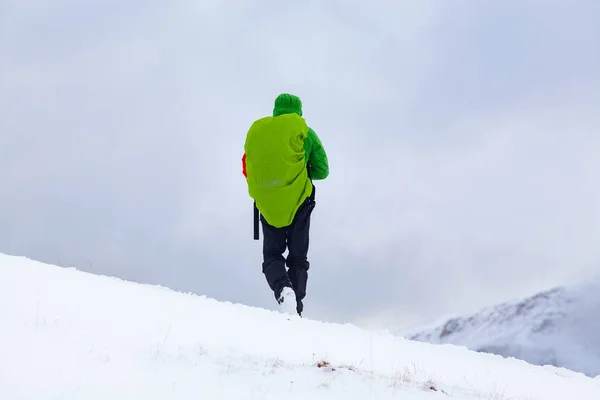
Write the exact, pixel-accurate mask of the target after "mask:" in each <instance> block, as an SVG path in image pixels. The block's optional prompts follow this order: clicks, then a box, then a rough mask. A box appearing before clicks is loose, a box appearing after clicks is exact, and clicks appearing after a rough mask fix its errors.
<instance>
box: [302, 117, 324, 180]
mask: <svg viewBox="0 0 600 400" xmlns="http://www.w3.org/2000/svg"><path fill="white" fill-rule="evenodd" d="M305 151H307V153H308V165H309V168H310V171H309V174H310V177H311V179H313V180H321V179H325V178H327V176H329V161H328V160H327V153H326V152H325V148H324V147H323V144H322V143H321V140H320V139H319V136H317V134H316V133H315V131H314V130H312V128H308V137H307V138H306V141H305Z"/></svg>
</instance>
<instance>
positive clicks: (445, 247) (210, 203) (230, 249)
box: [0, 0, 600, 329]
mask: <svg viewBox="0 0 600 400" xmlns="http://www.w3.org/2000/svg"><path fill="white" fill-rule="evenodd" d="M599 38H600V2H598V1H594V0H590V1H576V0H573V1H566V0H565V1H523V0H514V1H503V2H485V1H480V0H472V1H460V0H459V1H452V2H448V1H442V0H437V1H434V0H418V1H416V0H415V1H402V2H400V1H379V0H372V1H360V2H359V1H347V2H340V1H335V2H334V1H331V2H325V1H322V0H312V1H311V0H309V1H302V2H289V3H288V2H275V1H248V0H237V1H232V0H227V1H217V0H212V1H211V0H203V1H199V0H196V1H190V0H181V1H169V2H166V1H158V0H144V1H142V0H129V1H126V2H123V1H121V0H105V1H102V2H79V1H75V0H53V1H48V0H37V1H32V0H25V1H24V0H18V1H17V0H0V54H1V56H0V187H1V192H0V252H3V253H8V254H15V255H25V256H28V257H30V258H34V259H37V260H41V261H45V262H50V263H55V264H59V265H62V266H72V267H77V268H80V269H83V270H86V271H91V272H94V273H100V274H107V275H112V276H117V277H121V278H124V279H130V280H135V281H139V282H146V283H151V284H160V285H164V286H168V287H170V288H173V289H176V290H180V291H184V292H194V293H197V294H203V295H207V296H210V297H213V298H216V299H218V300H224V301H231V302H239V303H243V304H247V305H250V306H258V307H267V308H274V307H275V304H274V298H273V295H272V293H271V292H270V291H269V289H268V286H267V284H266V281H265V279H264V276H263V275H262V272H261V261H262V254H261V249H262V247H261V242H256V241H254V240H253V239H252V201H251V199H250V198H249V197H248V194H247V186H246V182H245V180H244V178H243V176H242V175H241V162H240V158H241V156H242V152H243V144H244V140H245V134H246V132H247V130H248V128H249V126H250V125H251V123H252V122H253V121H254V120H255V119H258V118H260V117H262V116H265V115H269V114H270V113H271V111H272V108H273V100H274V99H275V97H276V96H277V95H278V94H279V93H281V92H292V93H295V94H297V95H298V96H300V97H301V98H302V100H303V102H304V116H305V117H306V118H307V121H308V123H309V125H310V126H311V127H313V129H315V131H316V132H317V134H318V135H319V136H320V138H321V140H322V142H323V144H324V146H325V149H326V151H327V153H328V156H329V162H330V171H331V172H330V176H329V178H328V179H327V180H325V181H322V182H318V184H317V208H316V209H315V212H314V214H313V220H312V231H311V248H310V253H309V257H310V261H311V269H310V277H309V287H308V295H307V299H306V306H305V308H306V314H307V316H310V317H312V318H317V319H323V320H329V321H335V322H353V323H358V324H361V325H362V326H367V327H375V328H389V329H400V328H404V327H406V326H408V325H411V324H419V323H423V322H427V321H428V320H430V319H435V318H437V317H440V316H444V315H447V314H458V313H465V312H470V311H474V310H477V309H479V308H480V307H483V306H486V305H490V304H494V303H496V302H500V301H504V300H508V299H512V298H515V297H520V296H526V295H529V294H533V293H535V292H537V291H539V290H543V289H546V288H548V287H552V286H554V285H562V284H570V283H574V282H578V281H581V280H587V279H590V278H592V277H594V274H595V273H596V271H598V270H599V269H600V245H598V244H599V243H600V229H599V228H598V227H599V226H600V211H599V206H600V156H599V154H600V112H599V110H600V46H599V45H598V40H599ZM261 239H262V237H261ZM18 284H22V283H18ZM106 295H107V296H110V293H107V294H106Z"/></svg>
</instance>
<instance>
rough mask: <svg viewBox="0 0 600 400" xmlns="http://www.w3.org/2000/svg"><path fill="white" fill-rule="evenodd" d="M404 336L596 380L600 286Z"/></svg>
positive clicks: (563, 290) (563, 291)
mask: <svg viewBox="0 0 600 400" xmlns="http://www.w3.org/2000/svg"><path fill="white" fill-rule="evenodd" d="M401 334H402V335H403V336H405V337H406V338H409V339H412V340H418V341H422V342H427V343H435V344H444V343H449V344H455V345H460V346H465V347H467V348H469V349H471V350H475V351H479V352H485V353H493V354H497V355H501V356H504V357H514V358H518V359H521V360H524V361H527V362H529V363H531V364H536V365H553V366H557V367H564V368H567V369H570V370H573V371H577V372H582V373H584V374H586V375H588V376H591V377H595V376H598V375H600V282H594V283H590V284H586V285H579V286H574V287H558V288H554V289H552V290H548V291H545V292H542V293H539V294H536V295H535V296H532V297H528V298H525V299H521V300H518V301H512V302H507V303H502V304H499V305H497V306H494V307H489V308H485V309H483V310H481V311H479V312H477V313H475V314H473V315H469V316H463V317H455V318H450V319H448V320H446V321H443V322H442V323H440V324H435V325H433V326H432V327H422V328H417V329H411V330H410V331H408V332H402V333H401Z"/></svg>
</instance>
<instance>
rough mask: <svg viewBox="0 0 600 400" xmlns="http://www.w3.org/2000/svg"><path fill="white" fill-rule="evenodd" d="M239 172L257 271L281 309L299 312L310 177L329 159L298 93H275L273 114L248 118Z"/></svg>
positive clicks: (319, 175) (325, 169)
mask: <svg viewBox="0 0 600 400" xmlns="http://www.w3.org/2000/svg"><path fill="white" fill-rule="evenodd" d="M242 173H243V175H244V176H245V177H246V182H247V184H248V193H249V195H250V197H251V198H252V199H253V200H254V202H255V206H256V208H257V209H258V211H259V212H260V222H261V225H262V232H263V263H262V271H263V274H264V275H265V278H266V280H267V283H268V285H269V287H270V288H271V290H272V291H273V293H274V295H275V299H276V300H277V302H278V304H279V307H280V309H281V311H282V312H286V313H289V314H294V313H297V314H298V315H299V316H302V311H303V308H304V306H303V304H302V300H303V299H304V298H305V296H306V284H307V281H308V269H309V265H310V263H309V262H308V257H307V256H308V244H309V230H310V217H311V214H312V211H313V209H314V207H315V204H316V203H315V186H314V184H313V182H312V181H313V180H322V179H325V178H327V176H328V175H329V163H328V160H327V154H326V153H325V149H324V148H323V145H322V144H321V140H320V139H319V137H318V136H317V134H316V133H315V131H313V130H312V129H311V128H310V127H308V125H307V123H306V121H305V119H304V118H303V117H302V101H301V100H300V98H299V97H297V96H295V95H293V94H289V93H282V94H280V95H279V96H277V98H276V99H275V104H274V108H273V116H267V117H264V118H261V119H258V120H257V121H255V122H254V123H253V124H252V126H251V127H250V129H249V131H248V133H247V135H246V142H245V144H244V155H243V156H242ZM286 247H287V250H288V256H287V259H286V258H285V257H284V256H283V253H284V252H285V250H286ZM286 265H287V268H288V270H287V271H286Z"/></svg>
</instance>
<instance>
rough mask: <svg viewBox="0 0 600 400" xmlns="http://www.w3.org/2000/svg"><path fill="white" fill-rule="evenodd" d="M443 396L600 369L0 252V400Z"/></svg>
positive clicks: (514, 388)
mask: <svg viewBox="0 0 600 400" xmlns="http://www.w3.org/2000/svg"><path fill="white" fill-rule="evenodd" d="M323 364H324V365H323ZM448 398H452V399H494V400H508V399H510V400H526V399H527V400H553V399H557V400H558V399H560V400H573V399H577V400H585V399H590V400H591V399H594V400H597V399H600V379H598V378H596V379H592V378H590V377H586V376H585V375H583V374H580V373H575V372H571V371H568V370H565V369H559V368H554V367H539V366H533V365H529V364H527V363H525V362H524V361H520V360H516V359H504V358H502V357H499V356H494V355H491V354H481V353H476V352H473V351H470V350H467V349H465V348H462V347H456V346H451V345H443V346H442V345H432V344H427V343H422V342H413V341H409V340H407V339H403V338H401V337H399V336H393V335H391V334H388V333H383V332H369V331H365V330H361V329H359V328H357V327H354V326H350V325H339V324H331V323H324V322H318V321H311V320H308V319H299V318H297V317H295V318H292V319H291V320H288V318H287V317H286V316H284V315H283V314H279V313H277V312H275V311H270V310H263V309H258V308H252V307H247V306H242V305H235V304H230V303H222V302H217V301H214V300H211V299H208V298H204V297H201V296H195V295H190V294H183V293H177V292H174V291H171V290H168V289H165V288H161V287H156V286H148V285H141V284H136V283H132V282H125V281H121V280H118V279H115V278H109V277H102V276H96V275H92V274H87V273H83V272H80V271H76V270H73V269H64V268H60V267H56V266H50V265H46V264H42V263H38V262H35V261H31V260H28V259H26V258H21V257H13V256H6V255H1V254H0V399H2V400H17V399H111V400H116V399H128V400H130V399H145V400H148V399H195V400H197V399H201V400H209V399H286V400H292V399H328V400H335V399H344V400H349V399H360V400H368V399H409V400H410V399H416V400H422V399H448Z"/></svg>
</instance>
